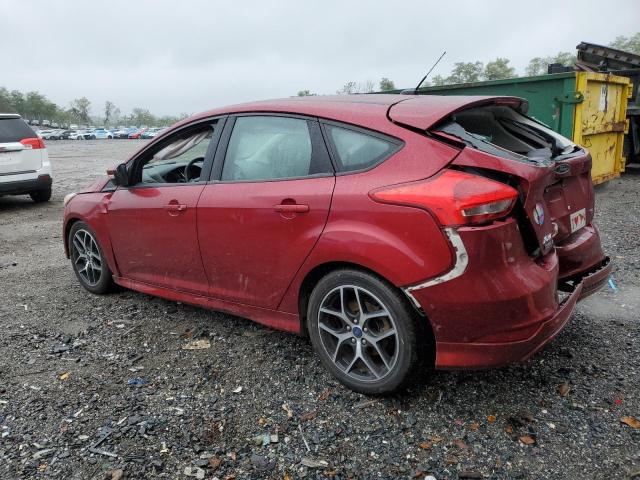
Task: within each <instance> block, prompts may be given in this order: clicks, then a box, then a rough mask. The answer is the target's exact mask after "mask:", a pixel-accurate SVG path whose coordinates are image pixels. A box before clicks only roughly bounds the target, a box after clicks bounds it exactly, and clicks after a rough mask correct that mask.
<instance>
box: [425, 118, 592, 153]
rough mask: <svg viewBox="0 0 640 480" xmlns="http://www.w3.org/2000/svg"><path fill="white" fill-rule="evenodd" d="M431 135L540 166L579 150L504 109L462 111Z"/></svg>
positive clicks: (568, 141)
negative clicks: (454, 139)
mask: <svg viewBox="0 0 640 480" xmlns="http://www.w3.org/2000/svg"><path fill="white" fill-rule="evenodd" d="M434 131H435V132H436V133H437V132H438V131H441V132H444V133H446V134H448V135H453V136H454V137H457V138H459V139H460V140H462V141H463V142H464V143H465V144H467V145H469V146H471V147H474V148H477V149H478V150H481V151H483V152H485V153H489V154H492V155H496V156H499V157H503V158H509V159H513V160H526V161H529V162H532V163H543V164H544V163H546V162H548V161H550V160H551V159H558V158H560V157H562V156H565V155H571V154H572V153H574V152H576V151H578V150H580V148H579V147H578V146H577V145H575V144H574V143H573V142H571V141H570V140H569V139H568V138H565V137H563V136H562V135H559V134H558V133H556V132H554V131H553V130H551V129H549V128H547V127H545V126H544V125H542V124H540V123H538V122H536V121H535V120H533V119H531V118H529V117H526V116H525V115H522V114H520V113H518V112H517V111H515V110H513V109H512V108H510V107H505V106H489V107H476V108H470V109H468V110H463V111H461V112H458V113H456V114H454V115H452V116H451V118H450V119H448V120H447V121H445V122H444V123H442V124H441V125H439V126H436V127H435V128H434Z"/></svg>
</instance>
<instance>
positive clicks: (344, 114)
mask: <svg viewBox="0 0 640 480" xmlns="http://www.w3.org/2000/svg"><path fill="white" fill-rule="evenodd" d="M494 103H504V104H509V105H512V106H515V107H517V108H520V109H521V110H525V111H526V101H525V100H523V99H521V98H517V97H497V96H453V95H451V96H440V95H393V94H359V95H358V94H356V95H318V96H305V97H290V98H281V99H276V100H264V101H258V102H250V103H242V104H238V105H231V106H227V107H222V108H216V109H213V110H208V111H206V112H202V113H198V114H196V115H193V116H191V117H189V118H187V119H185V120H183V121H181V122H179V123H178V124H176V125H175V127H179V126H182V125H185V124H188V123H191V122H193V121H197V120H201V119H206V118H210V117H214V116H218V115H224V114H231V113H249V112H260V113H268V112H272V113H290V114H298V115H308V116H314V117H321V118H325V119H329V120H336V121H341V122H346V123H353V124H356V125H362V126H365V127H370V128H373V129H380V130H382V131H385V130H387V129H386V128H385V126H386V125H388V124H389V123H390V122H389V120H391V121H393V122H395V123H399V124H403V125H406V126H410V127H414V128H419V129H421V130H426V129H428V128H430V127H431V126H433V125H434V124H436V123H437V122H439V121H440V120H442V119H443V118H445V117H447V116H448V115H450V114H451V113H453V112H456V111H458V110H461V109H464V108H468V107H470V106H475V105H480V104H494ZM172 130H173V129H172Z"/></svg>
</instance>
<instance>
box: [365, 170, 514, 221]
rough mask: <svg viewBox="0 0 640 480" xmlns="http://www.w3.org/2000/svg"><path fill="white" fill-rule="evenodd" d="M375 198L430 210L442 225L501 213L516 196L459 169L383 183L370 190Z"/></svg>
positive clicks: (506, 210)
mask: <svg viewBox="0 0 640 480" xmlns="http://www.w3.org/2000/svg"><path fill="white" fill-rule="evenodd" d="M369 195H370V196H371V198H372V199H373V200H375V201H377V202H382V203H390V204H395V205H408V206H412V207H418V208H424V209H426V210H429V211H431V212H433V213H434V214H435V215H436V216H437V217H438V220H439V221H440V223H442V225H447V226H455V225H469V224H474V223H482V222H486V221H489V220H494V219H497V218H501V217H504V216H505V215H506V214H508V213H509V212H510V211H511V209H512V208H513V205H514V203H515V201H516V199H517V198H518V192H517V190H515V189H514V188H511V187H510V186H509V185H505V184H503V183H500V182H496V181H495V180H490V179H488V178H485V177H481V176H479V175H472V174H470V173H465V172H461V171H458V170H444V171H443V172H442V173H440V174H438V175H436V176H435V177H432V178H429V179H426V180H420V181H417V182H411V183H403V184H400V185H393V186H391V187H383V188H379V189H377V190H373V191H372V192H370V193H369Z"/></svg>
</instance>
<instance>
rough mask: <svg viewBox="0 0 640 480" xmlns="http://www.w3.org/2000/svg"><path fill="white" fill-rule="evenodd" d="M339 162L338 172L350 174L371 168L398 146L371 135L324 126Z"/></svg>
mask: <svg viewBox="0 0 640 480" xmlns="http://www.w3.org/2000/svg"><path fill="white" fill-rule="evenodd" d="M326 129H327V132H328V133H329V138H330V139H331V142H332V143H333V146H334V150H335V153H336V155H337V156H338V160H339V162H340V167H341V168H340V171H342V172H351V171H353V170H363V169H366V168H370V167H373V166H374V165H376V164H378V163H380V162H381V161H382V160H384V159H385V158H387V157H388V156H389V155H391V154H392V153H393V152H394V151H395V150H396V149H397V148H398V146H397V145H396V144H395V143H393V142H388V141H386V140H383V139H381V138H378V137H374V136H373V135H368V134H366V133H361V132H356V131H355V130H350V129H347V128H340V127H336V126H334V125H326Z"/></svg>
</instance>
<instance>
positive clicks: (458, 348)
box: [405, 220, 611, 369]
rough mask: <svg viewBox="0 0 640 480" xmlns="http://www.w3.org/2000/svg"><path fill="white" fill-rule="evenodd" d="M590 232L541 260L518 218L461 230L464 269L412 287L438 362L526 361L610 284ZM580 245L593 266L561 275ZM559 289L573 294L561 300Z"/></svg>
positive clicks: (441, 364) (441, 365)
mask: <svg viewBox="0 0 640 480" xmlns="http://www.w3.org/2000/svg"><path fill="white" fill-rule="evenodd" d="M586 233H587V235H582V236H580V238H577V237H576V238H575V239H574V240H575V241H574V242H573V243H572V244H571V247H572V248H565V250H564V251H562V253H563V254H564V258H563V257H561V256H560V252H556V251H552V252H551V253H549V254H547V255H545V256H544V257H542V258H540V259H538V260H537V261H534V260H532V259H531V258H530V257H529V256H528V254H527V252H526V251H525V249H524V246H523V243H522V238H521V235H520V232H519V231H518V227H517V224H516V223H515V222H514V221H510V220H507V221H504V222H496V223H494V224H493V225H490V226H483V227H473V228H471V227H469V228H459V229H458V230H457V234H458V235H459V240H460V242H461V243H460V245H458V246H455V249H456V251H457V253H458V255H459V256H460V254H461V253H462V254H463V257H464V258H465V263H466V264H465V269H464V271H462V272H460V271H458V272H457V275H456V276H454V277H453V278H449V279H447V280H445V281H435V282H424V283H422V284H420V285H418V286H416V287H417V288H416V287H413V288H411V287H407V288H405V292H406V293H407V295H408V296H409V297H410V298H411V299H412V300H413V301H414V303H415V304H416V305H417V306H418V307H419V308H420V309H421V310H422V311H423V312H424V314H425V315H426V317H427V319H428V321H430V322H431V326H432V329H433V333H434V336H435V340H436V367H437V368H440V369H452V368H488V367H497V366H501V365H504V364H507V363H512V362H518V361H523V360H526V359H527V358H529V357H530V356H531V355H533V354H534V353H535V352H537V351H538V350H540V349H541V348H542V347H543V346H544V345H546V344H547V343H548V342H550V341H551V340H552V339H553V338H554V337H555V336H556V335H557V334H558V333H559V332H560V331H561V330H562V328H563V327H564V326H565V325H566V324H567V322H568V321H569V318H570V317H571V313H572V312H573V309H574V308H575V305H576V303H577V302H578V301H579V300H581V299H582V298H585V297H586V296H588V295H590V294H592V293H595V292H596V291H597V290H599V289H600V288H601V287H602V286H603V285H605V284H606V282H607V280H608V278H609V274H610V273H611V263H610V261H609V259H608V258H607V257H604V255H603V254H602V250H601V247H600V242H599V237H598V234H597V230H596V229H595V228H593V229H589V230H587V231H586ZM449 237H450V239H451V235H449ZM594 238H595V240H594ZM596 240H597V241H596ZM576 251H581V252H582V253H583V254H584V253H586V252H589V255H585V257H586V258H585V259H586V260H587V261H588V262H590V263H583V265H591V266H589V267H588V268H586V269H585V268H584V266H583V270H578V269H575V270H573V271H572V275H571V276H570V277H562V278H561V276H560V272H561V271H562V264H563V263H565V262H566V259H567V258H569V257H568V256H567V255H570V254H572V253H573V252H576ZM598 253H599V255H600V257H599V258H597V254H598ZM572 258H574V259H577V258H578V256H577V255H574V256H573V257H572ZM594 258H595V260H596V263H595V264H594V263H593V260H594ZM559 290H560V291H564V292H567V293H568V295H567V296H565V297H564V299H563V300H562V301H560V300H559V294H558V291H559Z"/></svg>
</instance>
